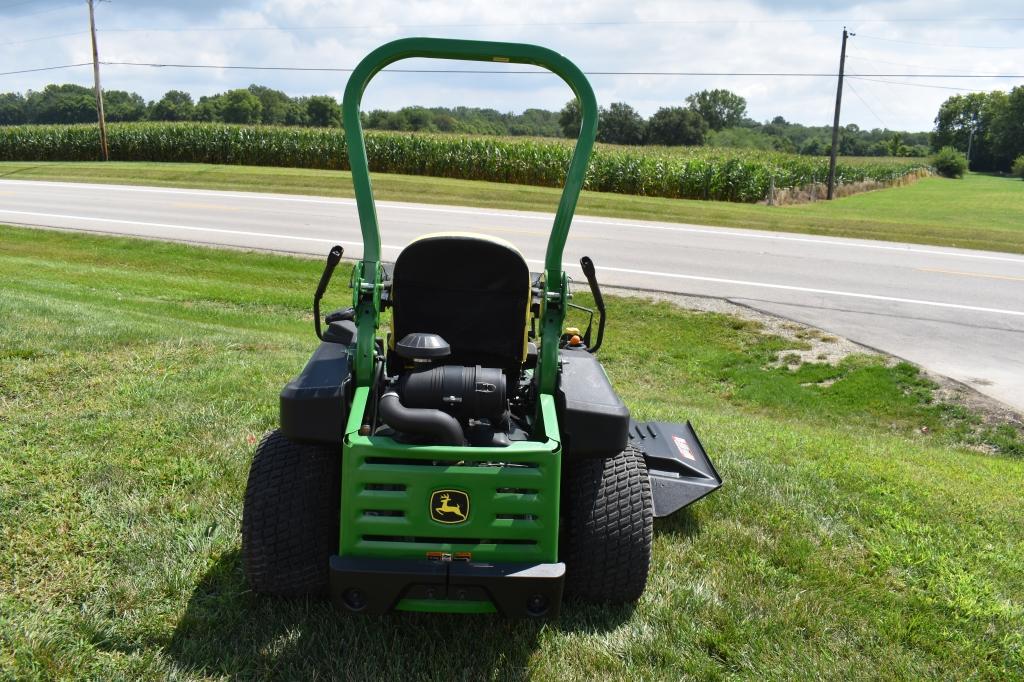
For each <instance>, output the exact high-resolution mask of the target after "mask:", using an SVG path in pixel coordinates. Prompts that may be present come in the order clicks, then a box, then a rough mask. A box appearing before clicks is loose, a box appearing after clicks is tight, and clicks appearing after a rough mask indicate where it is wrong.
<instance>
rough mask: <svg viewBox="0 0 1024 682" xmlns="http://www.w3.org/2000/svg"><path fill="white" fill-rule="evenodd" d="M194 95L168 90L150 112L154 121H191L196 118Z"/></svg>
mask: <svg viewBox="0 0 1024 682" xmlns="http://www.w3.org/2000/svg"><path fill="white" fill-rule="evenodd" d="M195 112H196V106H195V104H194V103H193V102H192V95H190V94H188V93H187V92H183V91H181V90H168V91H167V92H166V93H164V96H163V97H161V98H160V100H159V101H158V102H156V103H155V104H153V106H152V107H150V110H149V117H150V118H151V119H152V120H154V121H189V120H191V119H192V118H193V117H194V116H195Z"/></svg>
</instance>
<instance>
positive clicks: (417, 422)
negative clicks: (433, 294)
mask: <svg viewBox="0 0 1024 682" xmlns="http://www.w3.org/2000/svg"><path fill="white" fill-rule="evenodd" d="M395 354H396V355H397V356H398V357H399V358H401V359H402V360H403V361H404V362H403V363H401V367H400V368H399V370H398V371H397V373H396V375H395V376H393V377H384V378H383V380H382V384H383V387H382V389H381V397H380V400H379V402H378V417H379V419H380V421H381V422H382V423H383V424H384V425H385V428H386V429H389V430H390V431H391V435H392V436H393V437H395V438H396V439H398V440H400V441H404V442H412V443H419V444H436V445H467V444H469V445H474V446H492V447H504V446H507V445H508V444H509V442H510V440H517V439H525V438H526V433H525V431H524V430H523V429H522V428H520V425H519V424H520V422H521V420H520V419H519V418H517V417H515V416H513V414H512V409H511V408H512V404H511V401H510V396H509V392H510V391H509V388H508V383H509V381H508V377H506V375H505V372H504V371H503V370H501V369H499V368H495V367H481V366H479V365H473V366H463V365H458V364H440V365H438V364H436V363H438V362H444V361H447V360H448V359H449V358H450V356H451V349H450V347H449V346H448V344H447V343H446V342H445V341H444V339H442V338H441V337H440V336H438V335H436V334H409V335H407V336H406V337H405V338H403V339H402V340H401V341H400V342H398V343H397V344H396V346H395ZM513 388H514V389H515V390H516V391H518V390H519V386H515V387H513ZM516 402H520V401H516Z"/></svg>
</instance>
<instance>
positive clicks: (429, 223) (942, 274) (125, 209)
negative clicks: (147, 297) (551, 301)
mask: <svg viewBox="0 0 1024 682" xmlns="http://www.w3.org/2000/svg"><path fill="white" fill-rule="evenodd" d="M377 211H378V215H379V219H380V224H381V231H382V239H383V242H384V245H385V246H384V257H385V258H394V256H396V255H397V254H398V251H399V250H400V249H401V248H402V246H403V245H405V244H406V243H408V242H409V241H410V240H411V239H413V238H415V237H417V236H419V235H422V234H426V233H429V232H437V231H443V230H458V231H470V232H483V233H487V234H492V235H494V236H498V237H502V238H505V239H507V240H509V241H511V242H513V243H514V244H516V245H517V246H518V247H519V248H520V249H521V250H522V251H523V253H524V255H525V256H526V258H527V260H528V261H529V263H530V265H531V267H534V268H536V269H539V268H540V265H541V263H542V260H543V257H544V249H545V245H546V242H547V237H548V233H549V230H550V225H551V216H550V215H546V214H542V213H530V212H517V211H503V210H490V209H475V208H462V207H454V206H451V207H449V206H435V205H421V204H403V203H396V202H378V204H377ZM959 218H960V219H962V220H963V221H964V229H965V230H966V229H970V226H969V225H970V216H960V217H959ZM1022 220H1024V218H1022ZM0 222H3V223H12V224H23V225H35V226H45V227H58V228H66V229H73V230H82V231H90V232H105V233H116V234H125V235H136V236H140V237H149V238H159V239H171V240H177V241H189V242H201V243H208V244H220V245H228V246H239V247H248V248H255V249H273V250H276V251H291V252H298V253H309V254H326V252H327V250H328V248H329V247H330V245H332V244H335V243H340V244H342V245H343V246H344V247H345V252H346V253H345V255H346V257H352V258H357V257H359V255H360V254H361V242H360V235H359V225H358V221H357V217H356V209H355V202H354V201H353V200H351V199H329V198H320V197H305V196H290V195H275V194H255V193H242V192H217V191H207V190H189V189H169V188H155V187H134V186H117V185H86V184H74V183H54V182H35V181H19V180H0ZM583 255H588V256H590V257H591V258H593V259H594V262H595V264H596V265H597V271H598V275H599V278H600V280H601V282H602V283H604V284H608V285H616V286H624V287H636V288H641V289H651V290H658V291H668V292H675V293H684V294H697V295H706V296H714V297H719V298H728V299H730V300H732V301H735V302H738V303H741V304H745V305H749V306H751V307H754V308H757V309H759V310H763V311H766V312H769V313H773V314H776V315H781V316H784V317H788V318H791V319H794V320H798V321H800V322H804V323H807V324H811V325H814V326H816V327H819V328H821V329H824V330H827V331H830V332H833V333H835V334H839V335H841V336H845V337H847V338H849V339H852V340H854V341H857V342H860V343H862V344H865V345H868V346H871V347H874V348H877V349H879V350H883V351H886V352H888V353H891V354H893V355H896V356H898V357H901V358H905V359H907V360H910V361H912V362H915V363H917V364H919V365H921V366H923V367H926V368H927V369H929V370H932V371H934V372H937V373H939V374H943V375H946V376H948V377H951V378H953V379H957V380H959V381H962V382H964V383H967V384H970V385H971V386H973V387H975V388H976V389H977V390H979V391H980V392H982V393H985V394H987V395H989V396H992V397H994V398H997V399H999V400H1001V401H1003V402H1004V403H1007V404H1009V405H1011V406H1013V407H1015V408H1017V409H1018V410H1020V411H1024V256H1016V255H1010V254H1003V253H993V252H985V251H970V250H965V249H949V248H941V247H931V246H919V245H910V244H899V243H892V242H878V241H867V240H857V239H836V238H829V237H814V236H804V235H797V234H787V233H773V232H763V231H753V230H742V229H734V228H721V227H705V226H697V225H681V224H673V223H654V222H643V221H631V220H618V219H612V218H591V217H584V216H579V217H577V218H576V219H575V220H574V222H573V229H572V232H571V233H570V235H569V242H568V245H567V247H566V253H565V262H566V269H567V270H568V271H569V273H570V274H574V275H576V277H577V278H578V279H580V280H582V276H581V274H580V270H579V267H578V265H577V263H578V261H579V258H580V256H583Z"/></svg>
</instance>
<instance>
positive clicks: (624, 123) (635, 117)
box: [597, 102, 645, 144]
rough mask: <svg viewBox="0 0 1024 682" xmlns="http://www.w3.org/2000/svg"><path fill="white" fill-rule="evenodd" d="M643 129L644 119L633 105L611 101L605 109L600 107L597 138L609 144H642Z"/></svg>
mask: <svg viewBox="0 0 1024 682" xmlns="http://www.w3.org/2000/svg"><path fill="white" fill-rule="evenodd" d="M644 129H645V124H644V119H643V117H641V116H640V114H638V113H636V110H635V109H633V107H631V106H629V105H628V104H626V103H625V102H612V104H611V106H609V107H608V108H607V109H605V108H604V107H602V108H601V114H600V117H599V119H598V124H597V139H598V141H599V142H609V143H611V144H643V142H644Z"/></svg>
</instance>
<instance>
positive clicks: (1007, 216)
mask: <svg viewBox="0 0 1024 682" xmlns="http://www.w3.org/2000/svg"><path fill="white" fill-rule="evenodd" d="M0 178H8V179H17V178H24V179H36V180H66V181H81V182H110V183H125V184H145V185H159V186H172V187H198V188H208V189H227V190H243V191H263V192H283V193H289V194H317V195H325V196H342V197H350V196H353V195H352V183H351V177H350V175H349V174H348V173H347V172H341V171H317V170H306V169H296V168H266V167H247V166H213V165H202V164H172V163H141V162H140V163H129V162H111V163H106V164H102V163H72V162H51V163H45V162H0ZM373 182H374V189H375V192H376V197H377V198H378V199H386V200H392V201H410V202H423V203H435V204H453V205H460V206H481V207H492V208H508V209H520V210H528V211H548V212H554V210H555V207H556V206H557V204H558V197H559V190H557V189H552V188H548V187H533V186H528V185H510V184H499V183H489V182H475V181H470V180H452V179H445V178H432V177H424V176H411V175H392V174H384V173H377V174H375V175H374V176H373ZM578 213H580V214H583V215H596V216H609V217H616V218H636V219H643V220H661V221H669V222H679V223H694V224H698V225H724V226H732V227H746V228H751V229H758V230H779V231H783V232H802V233H806V234H821V235H831V236H836V237H859V238H863V239H884V240H890V241H900V242H912V243H917V244H935V245H940V246H958V247H963V248H972V249H988V250H993V251H1006V252H1011V253H1024V218H1022V216H1024V182H1021V181H1020V180H1016V179H1010V178H999V177H994V176H988V175H976V174H971V175H968V176H967V177H966V178H964V179H963V180H947V179H943V178H937V177H936V178H926V179H924V180H921V181H919V182H917V183H915V184H913V185H910V186H907V187H900V188H894V189H887V190H881V191H876V192H867V193H863V194H857V195H854V196H851V197H847V198H844V199H839V200H836V201H833V202H824V201H821V202H816V203H812V204H802V205H793V206H774V207H773V206H761V205H752V204H735V203H729V202H720V201H693V200H687V199H663V198H658V197H637V196H630V195H624V194H610V193H605V192H584V193H583V196H582V197H581V199H580V207H579V210H578Z"/></svg>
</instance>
